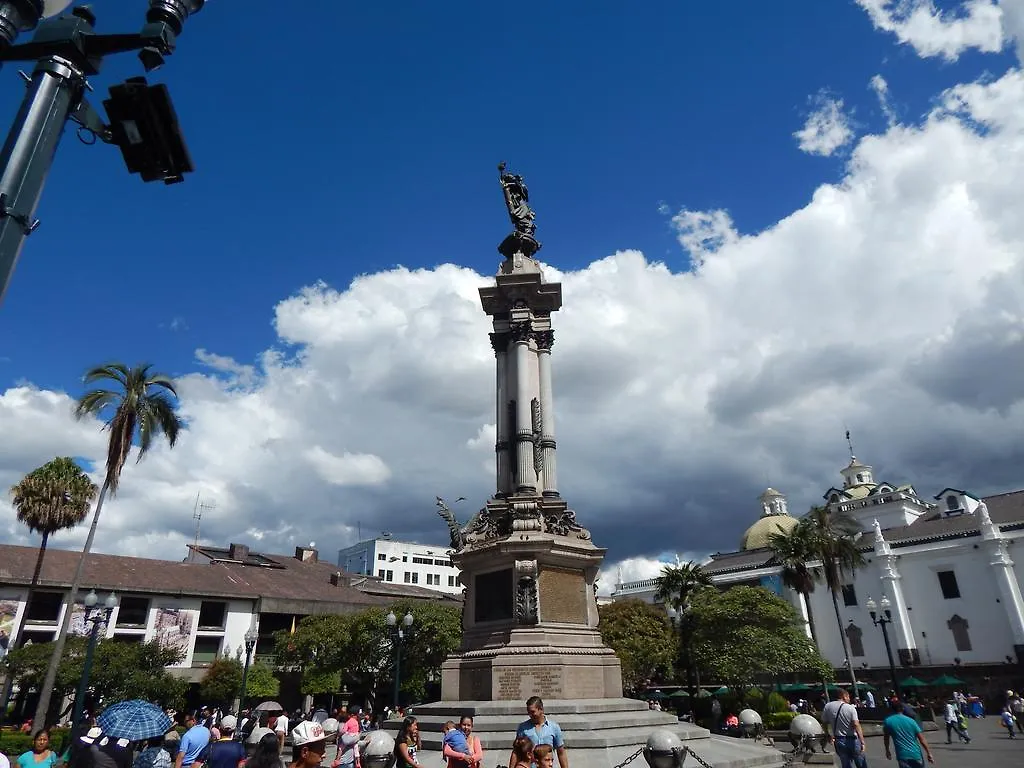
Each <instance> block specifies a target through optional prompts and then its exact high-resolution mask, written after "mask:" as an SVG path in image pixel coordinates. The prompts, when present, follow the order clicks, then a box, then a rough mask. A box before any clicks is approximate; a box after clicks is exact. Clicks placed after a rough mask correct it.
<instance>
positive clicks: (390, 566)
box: [338, 537, 462, 595]
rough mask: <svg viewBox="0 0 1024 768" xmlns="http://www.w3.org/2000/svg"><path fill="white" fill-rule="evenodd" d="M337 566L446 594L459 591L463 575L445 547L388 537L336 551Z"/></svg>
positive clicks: (385, 580) (383, 580)
mask: <svg viewBox="0 0 1024 768" xmlns="http://www.w3.org/2000/svg"><path fill="white" fill-rule="evenodd" d="M338 568H340V569H341V570H343V571H348V572H350V573H360V574H364V575H366V576H375V577H376V578H378V579H380V580H381V581H382V582H384V583H389V582H393V583H397V584H409V585H415V586H420V587H426V588H427V589H433V590H437V591H438V592H443V593H445V594H447V595H461V594H462V578H461V573H460V571H459V569H458V568H456V567H455V566H454V565H453V564H452V560H451V557H450V556H449V554H448V549H447V548H446V547H441V546H436V545H432V544H415V543H412V542H408V541H394V540H392V539H390V538H387V537H381V538H376V539H367V540H366V541H360V542H358V543H356V544H353V545H352V546H351V547H346V548H345V549H342V550H339V552H338Z"/></svg>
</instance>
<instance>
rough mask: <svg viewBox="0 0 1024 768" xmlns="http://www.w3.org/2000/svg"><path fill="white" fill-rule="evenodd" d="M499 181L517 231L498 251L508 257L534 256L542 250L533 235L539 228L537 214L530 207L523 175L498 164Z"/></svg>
mask: <svg viewBox="0 0 1024 768" xmlns="http://www.w3.org/2000/svg"><path fill="white" fill-rule="evenodd" d="M498 181H499V182H500V183H501V189H502V193H503V194H504V196H505V207H506V208H508V216H509V218H510V219H512V226H513V227H515V231H514V232H513V233H512V234H510V235H509V236H508V237H506V238H505V239H504V240H503V241H502V243H501V245H499V246H498V252H499V253H500V254H501V255H502V256H504V257H505V258H507V259H511V258H512V257H513V256H514V255H515V254H516V253H521V254H523V255H524V256H526V257H529V258H532V257H533V255H534V254H535V253H536V252H537V251H539V250H540V243H539V242H537V239H536V238H535V237H534V236H533V233H534V232H536V230H537V225H536V224H534V223H533V220H534V219H535V218H536V216H537V214H535V213H534V212H533V209H532V208H530V205H529V203H530V192H529V190H528V189H527V188H526V182H525V181H523V177H522V176H520V175H518V174H515V173H510V172H508V171H507V170H506V169H505V163H499V164H498Z"/></svg>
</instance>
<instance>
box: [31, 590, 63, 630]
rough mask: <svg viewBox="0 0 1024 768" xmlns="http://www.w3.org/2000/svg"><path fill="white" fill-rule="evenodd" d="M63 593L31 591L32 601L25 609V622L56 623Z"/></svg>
mask: <svg viewBox="0 0 1024 768" xmlns="http://www.w3.org/2000/svg"><path fill="white" fill-rule="evenodd" d="M63 602H64V595H63V594H61V593H60V592H33V593H32V602H30V603H29V604H28V609H27V610H26V611H25V622H26V623H40V624H48V623H56V622H57V619H58V618H60V607H61V605H62V604H63Z"/></svg>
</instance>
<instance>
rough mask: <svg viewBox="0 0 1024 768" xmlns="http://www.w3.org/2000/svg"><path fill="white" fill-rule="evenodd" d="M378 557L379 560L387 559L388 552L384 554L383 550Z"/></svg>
mask: <svg viewBox="0 0 1024 768" xmlns="http://www.w3.org/2000/svg"><path fill="white" fill-rule="evenodd" d="M377 559H378V560H387V559H388V556H387V555H386V554H384V553H383V552H381V553H380V554H379V555H377Z"/></svg>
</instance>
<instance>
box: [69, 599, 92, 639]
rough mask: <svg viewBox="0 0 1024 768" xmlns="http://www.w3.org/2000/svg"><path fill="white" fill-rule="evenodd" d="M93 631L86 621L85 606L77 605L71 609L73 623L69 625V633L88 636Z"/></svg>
mask: <svg viewBox="0 0 1024 768" xmlns="http://www.w3.org/2000/svg"><path fill="white" fill-rule="evenodd" d="M90 629H92V627H90V626H89V625H88V623H87V622H86V620H85V605H83V604H82V603H75V607H74V608H72V609H71V621H70V623H69V624H68V633H69V634H72V635H83V636H84V635H87V634H89V630H90Z"/></svg>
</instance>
